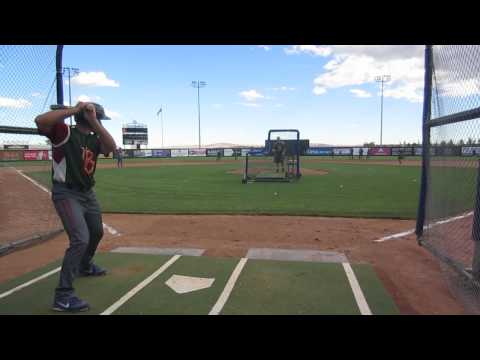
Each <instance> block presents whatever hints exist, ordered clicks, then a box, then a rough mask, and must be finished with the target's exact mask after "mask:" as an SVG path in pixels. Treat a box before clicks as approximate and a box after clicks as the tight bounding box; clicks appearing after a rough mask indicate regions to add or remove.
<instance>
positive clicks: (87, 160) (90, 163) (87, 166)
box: [83, 148, 95, 176]
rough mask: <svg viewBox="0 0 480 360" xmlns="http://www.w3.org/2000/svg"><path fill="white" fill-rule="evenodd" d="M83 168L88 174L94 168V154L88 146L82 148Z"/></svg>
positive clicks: (91, 172)
mask: <svg viewBox="0 0 480 360" xmlns="http://www.w3.org/2000/svg"><path fill="white" fill-rule="evenodd" d="M83 170H84V171H85V174H87V175H88V176H90V175H92V174H93V171H94V170H95V154H94V153H93V152H92V151H91V150H89V149H88V148H83Z"/></svg>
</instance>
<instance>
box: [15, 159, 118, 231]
mask: <svg viewBox="0 0 480 360" xmlns="http://www.w3.org/2000/svg"><path fill="white" fill-rule="evenodd" d="M10 168H11V169H13V170H15V171H16V172H17V173H19V174H20V175H22V176H23V177H24V178H25V179H27V180H28V181H30V182H31V183H32V184H33V185H35V186H36V187H38V188H39V189H41V190H43V191H45V192H46V193H48V194H51V192H50V190H48V189H47V188H45V187H44V186H43V185H40V184H39V183H38V182H37V181H35V180H33V179H32V178H31V177H29V176H27V175H25V174H24V173H23V172H22V171H21V170H18V169H16V168H14V167H10ZM103 227H104V228H105V229H107V231H108V232H109V233H110V234H112V235H113V236H120V235H121V234H120V233H119V232H118V231H117V230H115V229H114V228H113V227H111V226H110V225H108V224H105V223H103Z"/></svg>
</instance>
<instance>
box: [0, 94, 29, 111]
mask: <svg viewBox="0 0 480 360" xmlns="http://www.w3.org/2000/svg"><path fill="white" fill-rule="evenodd" d="M30 106H32V103H31V102H30V101H28V100H25V99H11V98H6V97H0V108H2V107H3V108H13V109H25V108H27V107H30Z"/></svg>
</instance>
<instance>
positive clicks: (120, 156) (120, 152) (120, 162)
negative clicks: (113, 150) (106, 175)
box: [117, 147, 123, 168]
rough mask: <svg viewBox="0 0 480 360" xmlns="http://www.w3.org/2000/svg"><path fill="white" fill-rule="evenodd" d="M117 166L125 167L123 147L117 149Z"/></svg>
mask: <svg viewBox="0 0 480 360" xmlns="http://www.w3.org/2000/svg"><path fill="white" fill-rule="evenodd" d="M117 168H123V150H122V148H121V147H119V148H118V150H117Z"/></svg>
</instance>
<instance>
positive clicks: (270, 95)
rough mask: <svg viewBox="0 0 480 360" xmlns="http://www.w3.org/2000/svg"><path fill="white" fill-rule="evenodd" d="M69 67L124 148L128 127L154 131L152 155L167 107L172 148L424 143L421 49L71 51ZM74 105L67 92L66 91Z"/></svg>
mask: <svg viewBox="0 0 480 360" xmlns="http://www.w3.org/2000/svg"><path fill="white" fill-rule="evenodd" d="M63 62H64V66H70V67H75V68H79V69H80V74H79V75H78V76H76V77H74V78H73V80H72V98H73V101H74V102H76V101H77V100H78V99H83V100H91V101H95V102H98V103H100V104H102V105H104V107H105V108H106V109H107V112H108V113H109V114H110V115H111V116H112V117H113V120H111V121H106V122H104V125H105V126H106V128H107V129H108V130H109V131H110V132H111V133H112V135H113V136H114V138H115V140H116V141H117V144H118V145H121V128H122V125H123V124H124V123H127V122H131V121H133V120H136V121H138V122H141V123H145V124H147V125H148V127H149V139H150V144H149V147H158V146H160V145H161V127H160V122H159V119H158V117H157V116H156V113H157V111H158V109H159V108H160V107H161V106H163V109H164V113H163V119H164V144H165V146H175V145H177V146H179V145H196V144H198V112H197V93H196V89H194V88H193V87H191V82H192V80H203V81H206V82H207V86H206V87H205V88H203V89H201V91H200V100H201V123H202V124H201V131H202V145H205V144H213V143H235V144H263V143H264V140H265V138H266V134H267V132H268V130H269V129H275V128H297V129H299V130H300V132H301V137H302V138H305V139H310V141H311V142H313V143H325V144H332V145H356V144H363V143H364V142H370V141H375V142H376V143H378V142H379V137H380V96H379V95H380V94H379V84H378V83H376V82H375V81H374V78H375V76H377V75H380V74H387V73H388V74H390V75H391V76H392V80H391V81H390V83H388V84H387V85H386V87H385V98H384V127H383V143H384V144H386V143H398V142H400V141H404V140H406V141H409V142H411V141H419V140H420V139H421V112H422V104H421V94H422V86H423V84H422V81H423V79H422V76H423V46H405V45H403V46H399V45H396V46H359V45H356V46H331V45H295V46H290V45H283V46H279V45H277V46H270V45H268V46H267V45H265V46H258V45H251V46H247V45H245V46H200V45H196V46H183V45H182V46H125V45H122V46H73V45H72V46H65V48H64V56H63ZM65 95H66V96H65V98H66V99H67V100H68V88H67V87H65Z"/></svg>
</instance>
